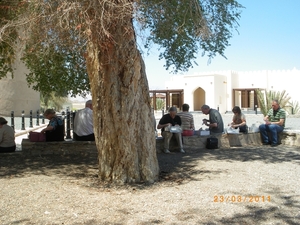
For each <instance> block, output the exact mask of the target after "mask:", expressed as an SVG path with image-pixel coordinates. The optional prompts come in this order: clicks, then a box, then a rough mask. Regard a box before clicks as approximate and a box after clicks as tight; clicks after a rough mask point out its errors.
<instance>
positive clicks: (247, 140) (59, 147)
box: [22, 131, 300, 155]
mask: <svg viewBox="0 0 300 225" xmlns="http://www.w3.org/2000/svg"><path fill="white" fill-rule="evenodd" d="M208 137H211V136H210V135H209V136H199V135H194V136H183V137H182V139H183V147H184V149H195V150H198V149H199V150H201V149H205V148H206V140H207V138H208ZM215 137H216V138H218V140H219V148H230V147H243V146H245V147H246V146H261V145H262V142H261V136H260V133H248V134H243V133H239V134H220V135H217V136H215ZM280 137H281V143H282V145H289V146H300V131H283V132H282V133H281V134H280ZM163 149H164V140H163V138H162V137H158V138H157V139H156V151H157V153H161V152H162V151H163ZM169 150H170V151H178V152H179V150H180V149H179V148H178V144H177V142H176V139H175V137H173V138H172V139H171V142H170V147H169ZM22 153H24V154H30V155H46V154H61V155H65V154H95V155H97V154H98V152H97V148H96V144H95V142H94V141H73V140H66V141H60V142H30V141H29V139H23V140H22Z"/></svg>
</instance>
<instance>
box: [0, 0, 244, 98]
mask: <svg viewBox="0 0 300 225" xmlns="http://www.w3.org/2000/svg"><path fill="white" fill-rule="evenodd" d="M0 8H1V13H0V19H1V22H0V26H1V27H0V29H1V30H0V68H1V70H0V78H1V77H4V76H6V74H7V72H13V69H12V66H13V60H14V59H15V58H14V57H15V50H14V49H15V47H16V43H17V44H18V45H19V47H20V45H21V46H24V45H25V48H24V49H23V50H24V51H23V54H22V60H23V61H24V62H25V63H26V65H27V67H28V68H29V69H30V71H31V72H30V73H29V74H27V80H28V84H29V85H30V86H32V87H33V89H35V90H37V91H40V92H42V93H43V94H47V93H50V92H52V91H55V92H57V93H59V94H60V93H62V94H65V93H66V92H67V93H68V94H71V95H77V94H83V95H84V94H86V93H87V91H89V82H88V77H87V74H86V67H85V58H84V54H85V51H86V43H87V39H88V38H89V37H90V33H91V29H93V31H95V30H96V32H97V35H98V36H99V38H101V37H105V38H111V39H113V37H111V36H110V34H109V32H108V28H109V27H111V26H115V24H113V23H114V20H113V18H111V15H112V14H111V12H112V10H113V11H114V12H117V13H118V15H119V16H120V17H121V16H124V17H125V16H126V15H128V14H131V15H132V19H133V20H134V21H135V24H136V25H137V27H139V28H140V29H141V30H144V31H146V33H147V34H148V35H147V37H146V41H145V47H146V48H148V49H151V48H152V44H157V45H158V46H159V51H160V55H159V58H160V59H163V58H164V59H165V60H166V64H165V67H166V69H168V70H169V69H170V70H172V71H173V72H175V73H176V72H178V71H187V70H188V69H189V68H191V67H192V66H193V65H194V64H197V63H196V59H197V54H198V52H199V51H202V55H203V56H205V55H207V56H208V58H209V59H212V58H213V57H214V56H216V54H219V55H221V56H223V57H225V49H226V47H227V46H229V45H230V44H229V39H230V38H231V37H232V34H233V31H235V30H236V29H237V27H238V26H239V24H238V20H239V18H240V15H241V10H242V8H243V7H242V6H241V5H240V4H239V3H238V2H237V1H234V0H222V1H220V0H201V1H199V0H176V1H169V0H136V1H126V0H122V1H106V0H98V1H84V0H83V1H77V0H73V1H66V0H52V1H43V0H31V1H21V0H19V1H0ZM2 9H5V10H2ZM90 12H92V13H93V15H94V18H90V17H89V16H88V13H90ZM97 22H99V23H97ZM136 30H137V29H136ZM16 39H18V42H16ZM23 44H24V45H23ZM19 49H20V48H19Z"/></svg>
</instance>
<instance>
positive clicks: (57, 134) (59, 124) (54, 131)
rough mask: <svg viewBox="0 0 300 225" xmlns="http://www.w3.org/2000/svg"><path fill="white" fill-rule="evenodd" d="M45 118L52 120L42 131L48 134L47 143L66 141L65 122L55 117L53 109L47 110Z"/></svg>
mask: <svg viewBox="0 0 300 225" xmlns="http://www.w3.org/2000/svg"><path fill="white" fill-rule="evenodd" d="M44 116H45V117H46V118H47V119H48V120H50V121H49V124H48V126H47V127H46V128H44V129H43V130H42V131H41V133H45V134H46V141H64V140H65V139H64V136H65V128H64V121H63V120H62V119H60V118H58V117H57V116H56V115H55V111H54V110H53V109H47V110H46V111H45V112H44Z"/></svg>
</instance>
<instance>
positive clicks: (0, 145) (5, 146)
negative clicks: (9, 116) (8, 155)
mask: <svg viewBox="0 0 300 225" xmlns="http://www.w3.org/2000/svg"><path fill="white" fill-rule="evenodd" d="M14 151H16V142H15V132H14V129H13V128H12V127H10V126H8V125H7V120H6V119H5V118H3V117H0V153H5V152H14Z"/></svg>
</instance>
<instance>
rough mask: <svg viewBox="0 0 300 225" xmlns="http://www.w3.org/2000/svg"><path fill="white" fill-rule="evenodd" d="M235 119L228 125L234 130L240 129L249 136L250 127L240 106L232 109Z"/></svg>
mask: <svg viewBox="0 0 300 225" xmlns="http://www.w3.org/2000/svg"><path fill="white" fill-rule="evenodd" d="M232 112H233V114H234V115H233V118H232V122H231V123H230V124H228V126H231V127H232V128H234V129H237V128H239V130H240V132H242V133H245V134H247V133H248V126H247V124H246V116H245V114H244V113H242V111H241V108H240V107H239V106H235V107H233V109H232Z"/></svg>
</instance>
